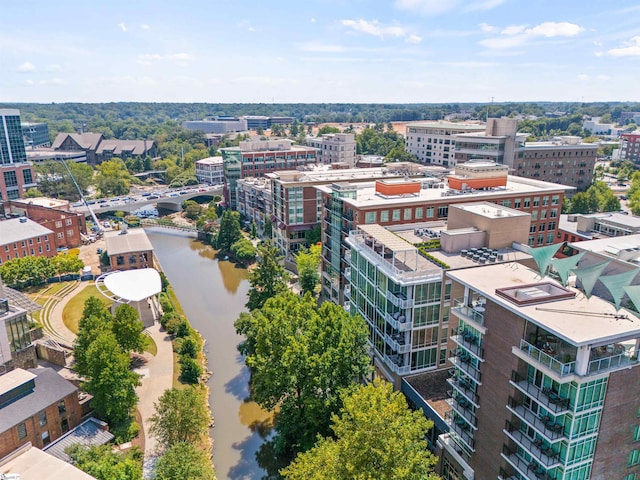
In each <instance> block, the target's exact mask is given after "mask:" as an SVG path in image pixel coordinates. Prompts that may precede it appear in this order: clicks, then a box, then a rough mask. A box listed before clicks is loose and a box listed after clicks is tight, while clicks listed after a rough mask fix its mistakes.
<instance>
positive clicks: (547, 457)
mask: <svg viewBox="0 0 640 480" xmlns="http://www.w3.org/2000/svg"><path fill="white" fill-rule="evenodd" d="M503 432H504V433H505V434H506V435H507V437H509V438H510V439H511V440H513V441H514V442H515V443H516V444H517V445H518V446H519V447H520V448H522V449H523V450H525V451H526V452H527V453H529V455H531V456H532V457H534V458H535V459H536V462H537V463H540V464H541V465H542V467H544V469H545V471H546V470H549V469H551V468H555V467H559V466H560V465H562V463H561V462H560V455H559V454H558V452H557V451H556V450H554V448H553V447H552V446H551V445H549V444H547V443H545V442H544V441H543V440H541V439H535V440H534V439H531V438H530V437H529V436H527V435H525V434H524V433H523V432H522V431H520V430H519V429H518V427H516V426H515V425H513V424H512V423H511V422H509V421H507V424H506V426H505V428H504V430H503Z"/></svg>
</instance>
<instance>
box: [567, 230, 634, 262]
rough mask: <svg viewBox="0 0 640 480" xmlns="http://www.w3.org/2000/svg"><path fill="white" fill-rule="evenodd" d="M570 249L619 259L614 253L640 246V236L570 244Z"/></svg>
mask: <svg viewBox="0 0 640 480" xmlns="http://www.w3.org/2000/svg"><path fill="white" fill-rule="evenodd" d="M569 246H570V247H573V248H575V249H577V250H581V251H586V252H594V253H600V254H602V255H608V256H610V257H612V258H617V256H616V255H614V254H613V253H612V252H614V251H617V250H628V249H633V248H638V246H640V234H637V235H625V236H622V237H607V238H599V239H595V240H587V241H583V242H574V243H569Z"/></svg>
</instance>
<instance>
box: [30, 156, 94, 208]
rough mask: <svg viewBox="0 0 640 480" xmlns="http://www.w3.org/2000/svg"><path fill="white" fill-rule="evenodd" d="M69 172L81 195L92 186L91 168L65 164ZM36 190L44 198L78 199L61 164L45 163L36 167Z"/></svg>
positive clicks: (84, 164) (82, 165) (79, 164)
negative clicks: (38, 190) (37, 189)
mask: <svg viewBox="0 0 640 480" xmlns="http://www.w3.org/2000/svg"><path fill="white" fill-rule="evenodd" d="M67 166H68V167H69V170H71V174H72V175H73V178H74V179H75V180H76V183H77V184H78V186H79V187H80V190H81V191H82V193H83V194H86V193H87V192H88V190H89V187H90V186H92V185H93V184H94V177H93V173H94V172H93V168H91V166H90V165H87V164H86V163H75V162H69V163H67ZM36 173H37V174H38V188H39V189H40V191H41V192H42V194H43V195H44V196H46V197H53V198H64V199H65V200H71V201H75V200H77V199H79V198H80V195H79V194H78V190H77V189H76V187H75V185H74V184H73V182H72V180H71V177H69V173H68V172H67V169H66V168H64V165H62V163H61V162H45V163H43V164H41V165H37V166H36Z"/></svg>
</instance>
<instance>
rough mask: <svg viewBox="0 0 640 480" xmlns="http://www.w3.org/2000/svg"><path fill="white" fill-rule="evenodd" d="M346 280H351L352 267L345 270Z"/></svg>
mask: <svg viewBox="0 0 640 480" xmlns="http://www.w3.org/2000/svg"><path fill="white" fill-rule="evenodd" d="M344 278H345V279H346V280H347V281H349V280H351V267H347V268H345V269H344Z"/></svg>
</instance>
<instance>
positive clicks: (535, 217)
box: [531, 210, 538, 222]
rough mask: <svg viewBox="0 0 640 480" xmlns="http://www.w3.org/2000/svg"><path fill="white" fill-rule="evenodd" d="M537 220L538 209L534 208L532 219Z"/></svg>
mask: <svg viewBox="0 0 640 480" xmlns="http://www.w3.org/2000/svg"><path fill="white" fill-rule="evenodd" d="M536 220H538V211H537V210H534V211H533V212H531V221H532V222H535V221H536Z"/></svg>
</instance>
